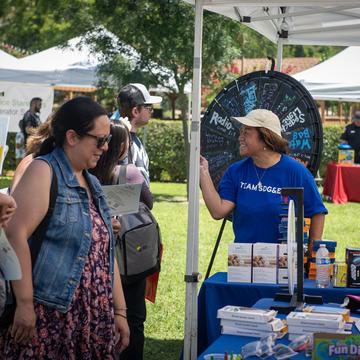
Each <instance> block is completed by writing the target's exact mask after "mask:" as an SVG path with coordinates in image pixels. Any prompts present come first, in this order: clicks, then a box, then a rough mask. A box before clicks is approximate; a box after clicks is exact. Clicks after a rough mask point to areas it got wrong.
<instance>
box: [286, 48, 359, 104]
mask: <svg viewBox="0 0 360 360" xmlns="http://www.w3.org/2000/svg"><path fill="white" fill-rule="evenodd" d="M359 59H360V46H350V47H348V48H346V49H345V50H343V51H341V52H340V53H338V54H336V55H335V56H333V57H331V58H330V59H328V60H326V61H324V62H322V63H320V64H318V65H316V66H314V67H312V68H310V69H307V70H305V71H302V72H300V73H297V74H295V75H293V77H294V78H295V79H296V80H298V81H300V82H301V83H302V84H303V85H304V86H305V87H306V88H307V89H308V90H309V92H310V94H311V95H312V97H313V98H314V99H317V100H336V101H350V102H360V82H359V79H360V67H359Z"/></svg>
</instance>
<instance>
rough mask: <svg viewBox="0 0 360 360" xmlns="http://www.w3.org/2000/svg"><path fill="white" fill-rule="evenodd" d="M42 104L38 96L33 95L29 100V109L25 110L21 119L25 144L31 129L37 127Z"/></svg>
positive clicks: (39, 122)
mask: <svg viewBox="0 0 360 360" xmlns="http://www.w3.org/2000/svg"><path fill="white" fill-rule="evenodd" d="M41 105H42V99H41V98H39V97H34V98H32V99H31V100H30V109H29V110H28V111H26V113H25V114H24V117H23V119H22V128H23V133H24V138H25V146H26V141H27V138H28V136H29V134H30V132H31V130H32V129H34V128H37V127H38V126H39V125H40V124H41V121H40V117H39V113H40V109H41Z"/></svg>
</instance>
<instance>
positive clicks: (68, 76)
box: [0, 28, 191, 93]
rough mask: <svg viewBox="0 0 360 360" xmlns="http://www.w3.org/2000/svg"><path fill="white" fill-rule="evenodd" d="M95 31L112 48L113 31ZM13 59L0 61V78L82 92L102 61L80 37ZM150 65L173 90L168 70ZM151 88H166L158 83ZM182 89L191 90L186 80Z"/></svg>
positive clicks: (133, 55)
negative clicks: (164, 77) (162, 76)
mask: <svg viewBox="0 0 360 360" xmlns="http://www.w3.org/2000/svg"><path fill="white" fill-rule="evenodd" d="M99 31H102V33H103V34H105V35H107V36H109V37H110V38H111V39H112V40H113V41H114V47H116V43H117V42H119V40H118V38H117V37H116V36H115V35H114V34H112V33H110V32H109V31H107V30H106V29H102V28H100V29H99ZM86 36H87V35H85V37H86ZM124 47H125V48H126V51H125V52H124V53H123V54H122V55H123V56H124V57H125V58H126V59H128V60H129V61H133V62H136V61H138V60H139V58H140V54H139V53H138V52H137V51H136V50H135V49H134V48H133V47H131V46H129V45H124ZM5 54H6V53H5ZM0 55H1V53H0ZM6 55H8V54H6ZM8 56H9V57H11V55H8ZM1 59H2V58H0V60H1ZM14 59H15V60H16V61H15V62H14V61H9V60H8V61H1V62H0V81H10V82H11V81H14V82H24V83H28V82H31V83H47V84H53V85H56V86H57V87H58V88H60V87H62V88H64V89H65V88H68V89H82V91H83V90H84V89H86V88H88V89H91V90H94V89H95V84H96V81H97V74H96V71H97V67H98V65H99V64H100V63H101V61H102V57H101V55H96V54H95V53H94V51H93V50H92V48H91V45H88V44H86V43H85V42H84V38H83V37H81V36H80V37H76V38H73V39H71V40H69V41H68V43H67V46H66V47H61V46H54V47H52V48H49V49H47V50H44V51H41V52H39V53H36V54H33V55H30V56H27V57H24V58H22V59H16V58H14ZM152 67H153V71H154V72H155V73H160V74H163V75H165V76H167V78H168V83H167V86H169V87H170V88H172V89H174V90H175V91H176V89H177V86H176V82H175V79H174V77H173V76H172V73H171V72H170V71H169V70H168V69H166V68H164V67H161V66H159V65H158V64H155V63H153V64H152ZM153 90H156V91H170V90H169V89H167V88H165V87H161V86H159V87H157V88H155V89H153ZM185 92H186V93H190V92H191V84H190V83H189V84H187V86H186V89H185Z"/></svg>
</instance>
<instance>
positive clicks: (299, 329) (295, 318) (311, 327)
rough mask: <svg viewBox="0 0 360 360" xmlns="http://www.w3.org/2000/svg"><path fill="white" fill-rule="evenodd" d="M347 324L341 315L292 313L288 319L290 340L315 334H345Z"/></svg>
mask: <svg viewBox="0 0 360 360" xmlns="http://www.w3.org/2000/svg"><path fill="white" fill-rule="evenodd" d="M345 323H346V322H345V319H344V317H343V316H342V315H341V314H329V313H323V314H321V313H308V312H291V313H290V314H289V315H288V316H287V317H286V324H287V326H288V333H289V340H293V339H294V338H295V337H297V336H299V335H303V334H308V335H309V334H313V333H315V332H323V333H324V332H326V333H344V332H345ZM345 333H346V332H345Z"/></svg>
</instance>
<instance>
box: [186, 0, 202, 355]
mask: <svg viewBox="0 0 360 360" xmlns="http://www.w3.org/2000/svg"><path fill="white" fill-rule="evenodd" d="M202 27H203V0H196V2H195V41H194V66H193V90H192V100H193V103H192V120H191V137H190V139H191V141H190V171H189V208H188V228H187V249H186V274H185V283H186V297H185V329H184V358H183V359H184V360H195V359H196V358H197V322H198V319H197V312H198V308H197V301H198V299H197V290H198V279H199V274H198V253H199V244H198V242H199V182H200V181H199V180H200V100H201V49H202Z"/></svg>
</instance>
